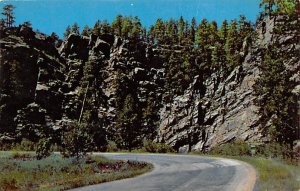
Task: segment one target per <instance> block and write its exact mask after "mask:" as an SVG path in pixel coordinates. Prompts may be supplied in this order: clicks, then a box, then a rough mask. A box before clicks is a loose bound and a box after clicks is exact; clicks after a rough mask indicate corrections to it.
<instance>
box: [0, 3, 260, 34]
mask: <svg viewBox="0 0 300 191" xmlns="http://www.w3.org/2000/svg"><path fill="white" fill-rule="evenodd" d="M259 1H260V0H0V5H1V7H3V5H4V4H8V3H9V4H13V5H15V6H16V9H15V15H16V21H17V24H19V23H23V22H24V21H30V22H31V23H32V25H33V28H35V29H39V30H40V31H41V32H44V33H46V34H50V33H51V32H56V33H57V34H58V35H59V36H62V34H63V32H64V31H65V29H66V27H67V25H72V24H73V23H74V22H77V23H78V24H79V26H80V27H81V29H82V28H83V26H84V25H86V24H87V25H89V26H90V27H93V26H94V23H95V22H96V20H97V19H100V20H104V19H107V20H108V21H109V22H111V21H112V20H113V19H114V18H115V16H116V15H117V14H122V15H132V16H138V17H139V18H140V19H141V21H142V24H143V25H145V26H147V27H148V26H150V25H151V24H154V23H155V21H156V19H157V18H162V19H164V20H168V19H170V18H175V19H178V18H179V17H180V16H181V15H182V16H184V18H185V19H187V20H189V21H190V20H191V18H192V17H193V16H194V17H195V18H196V20H197V22H198V23H199V22H200V20H201V19H203V18H207V19H208V20H209V21H212V20H215V21H217V22H218V23H221V22H222V21H223V20H224V19H227V20H232V19H234V18H238V17H239V15H245V16H246V17H247V18H248V19H250V20H252V21H253V22H254V21H255V20H256V16H257V15H258V12H259Z"/></svg>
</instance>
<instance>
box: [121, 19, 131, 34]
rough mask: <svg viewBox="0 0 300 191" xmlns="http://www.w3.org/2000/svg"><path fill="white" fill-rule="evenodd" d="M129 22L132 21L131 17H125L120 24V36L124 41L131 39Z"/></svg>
mask: <svg viewBox="0 0 300 191" xmlns="http://www.w3.org/2000/svg"><path fill="white" fill-rule="evenodd" d="M131 20H132V18H131V17H125V18H123V20H122V24H121V27H122V30H121V34H120V36H121V37H123V38H125V39H128V38H130V37H131V31H132V21H131Z"/></svg>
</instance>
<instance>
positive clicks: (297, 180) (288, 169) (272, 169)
mask: <svg viewBox="0 0 300 191" xmlns="http://www.w3.org/2000/svg"><path fill="white" fill-rule="evenodd" d="M232 158H234V159H237V160H242V161H244V162H247V163H249V164H251V165H252V166H253V167H254V168H255V169H256V170H257V172H258V188H259V190H261V191H283V190H284V191H294V190H295V191H298V190H299V189H300V164H298V165H290V164H286V163H285V162H282V161H280V160H275V159H265V158H254V157H232Z"/></svg>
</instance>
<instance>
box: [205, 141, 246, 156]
mask: <svg viewBox="0 0 300 191" xmlns="http://www.w3.org/2000/svg"><path fill="white" fill-rule="evenodd" d="M210 153H211V154H217V155H229V156H250V155H251V149H250V147H249V145H248V144H247V143H245V142H244V141H236V142H233V143H227V144H224V145H221V146H218V147H215V148H213V149H212V150H211V151H210Z"/></svg>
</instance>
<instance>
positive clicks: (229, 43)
mask: <svg viewBox="0 0 300 191" xmlns="http://www.w3.org/2000/svg"><path fill="white" fill-rule="evenodd" d="M239 44H240V39H239V33H238V29H237V22H236V21H235V20H233V21H232V22H231V23H230V27H229V30H228V36H227V39H226V44H225V52H226V64H227V70H228V71H229V72H230V71H232V70H233V69H234V67H236V66H237V65H238V64H239V60H240V54H239V51H240V47H239Z"/></svg>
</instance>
